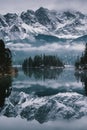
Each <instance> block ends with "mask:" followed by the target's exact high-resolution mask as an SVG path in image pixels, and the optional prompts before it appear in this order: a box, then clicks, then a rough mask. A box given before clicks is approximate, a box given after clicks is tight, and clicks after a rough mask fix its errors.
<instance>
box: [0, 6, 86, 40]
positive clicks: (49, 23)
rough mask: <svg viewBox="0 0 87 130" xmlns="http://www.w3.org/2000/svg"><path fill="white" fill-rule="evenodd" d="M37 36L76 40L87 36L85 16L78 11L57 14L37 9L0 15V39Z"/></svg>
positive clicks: (44, 9)
mask: <svg viewBox="0 0 87 130" xmlns="http://www.w3.org/2000/svg"><path fill="white" fill-rule="evenodd" d="M38 34H44V35H47V34H48V35H51V36H56V37H58V38H67V39H69V38H77V37H81V36H83V35H86V34H87V16H86V15H84V14H82V13H81V12H78V11H65V12H58V11H55V10H48V9H46V8H43V7H41V8H39V9H38V10H36V11H33V10H27V11H26V12H22V13H21V14H20V15H18V14H16V13H14V14H12V13H8V14H6V15H0V37H1V38H3V39H5V40H6V41H10V40H15V39H16V40H19V39H25V38H27V39H30V36H33V37H35V36H36V35H38Z"/></svg>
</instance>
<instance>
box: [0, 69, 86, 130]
mask: <svg viewBox="0 0 87 130" xmlns="http://www.w3.org/2000/svg"><path fill="white" fill-rule="evenodd" d="M0 87H1V90H0V129H1V130H6V129H9V130H17V129H19V130H22V129H23V130H29V129H30V130H41V129H42V130H44V129H48V130H75V129H77V130H86V129H87V123H86V119H87V74H86V72H76V71H75V70H74V68H73V67H66V68H65V69H25V70H22V68H21V67H19V68H18V74H17V75H16V76H15V77H11V76H5V77H1V78H0Z"/></svg>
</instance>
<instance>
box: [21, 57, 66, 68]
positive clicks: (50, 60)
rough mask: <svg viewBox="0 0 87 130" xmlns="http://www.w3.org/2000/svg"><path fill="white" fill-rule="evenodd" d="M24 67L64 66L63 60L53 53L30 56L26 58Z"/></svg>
mask: <svg viewBox="0 0 87 130" xmlns="http://www.w3.org/2000/svg"><path fill="white" fill-rule="evenodd" d="M22 67H23V68H49V67H64V64H63V62H62V61H61V60H60V59H59V58H58V57H57V56H52V55H43V56H42V55H36V56H34V57H33V58H32V57H29V58H27V59H25V60H24V62H23V64H22Z"/></svg>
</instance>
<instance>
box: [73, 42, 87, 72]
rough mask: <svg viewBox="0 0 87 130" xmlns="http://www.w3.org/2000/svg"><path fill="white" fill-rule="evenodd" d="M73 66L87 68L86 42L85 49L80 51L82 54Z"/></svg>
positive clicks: (80, 68) (81, 68)
mask: <svg viewBox="0 0 87 130" xmlns="http://www.w3.org/2000/svg"><path fill="white" fill-rule="evenodd" d="M75 68H76V69H79V70H85V69H87V43H86V45H85V50H84V52H83V53H82V56H81V57H78V58H77V61H76V62H75Z"/></svg>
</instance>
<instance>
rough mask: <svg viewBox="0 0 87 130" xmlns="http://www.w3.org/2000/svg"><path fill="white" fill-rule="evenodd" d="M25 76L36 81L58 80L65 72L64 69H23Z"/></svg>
mask: <svg viewBox="0 0 87 130" xmlns="http://www.w3.org/2000/svg"><path fill="white" fill-rule="evenodd" d="M23 71H24V74H25V75H27V76H29V77H30V78H32V77H34V78H35V79H37V80H38V79H41V80H43V81H44V80H46V79H58V77H59V75H60V74H61V72H62V71H63V69H62V68H60V69H36V68H35V69H27V68H24V69H23Z"/></svg>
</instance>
